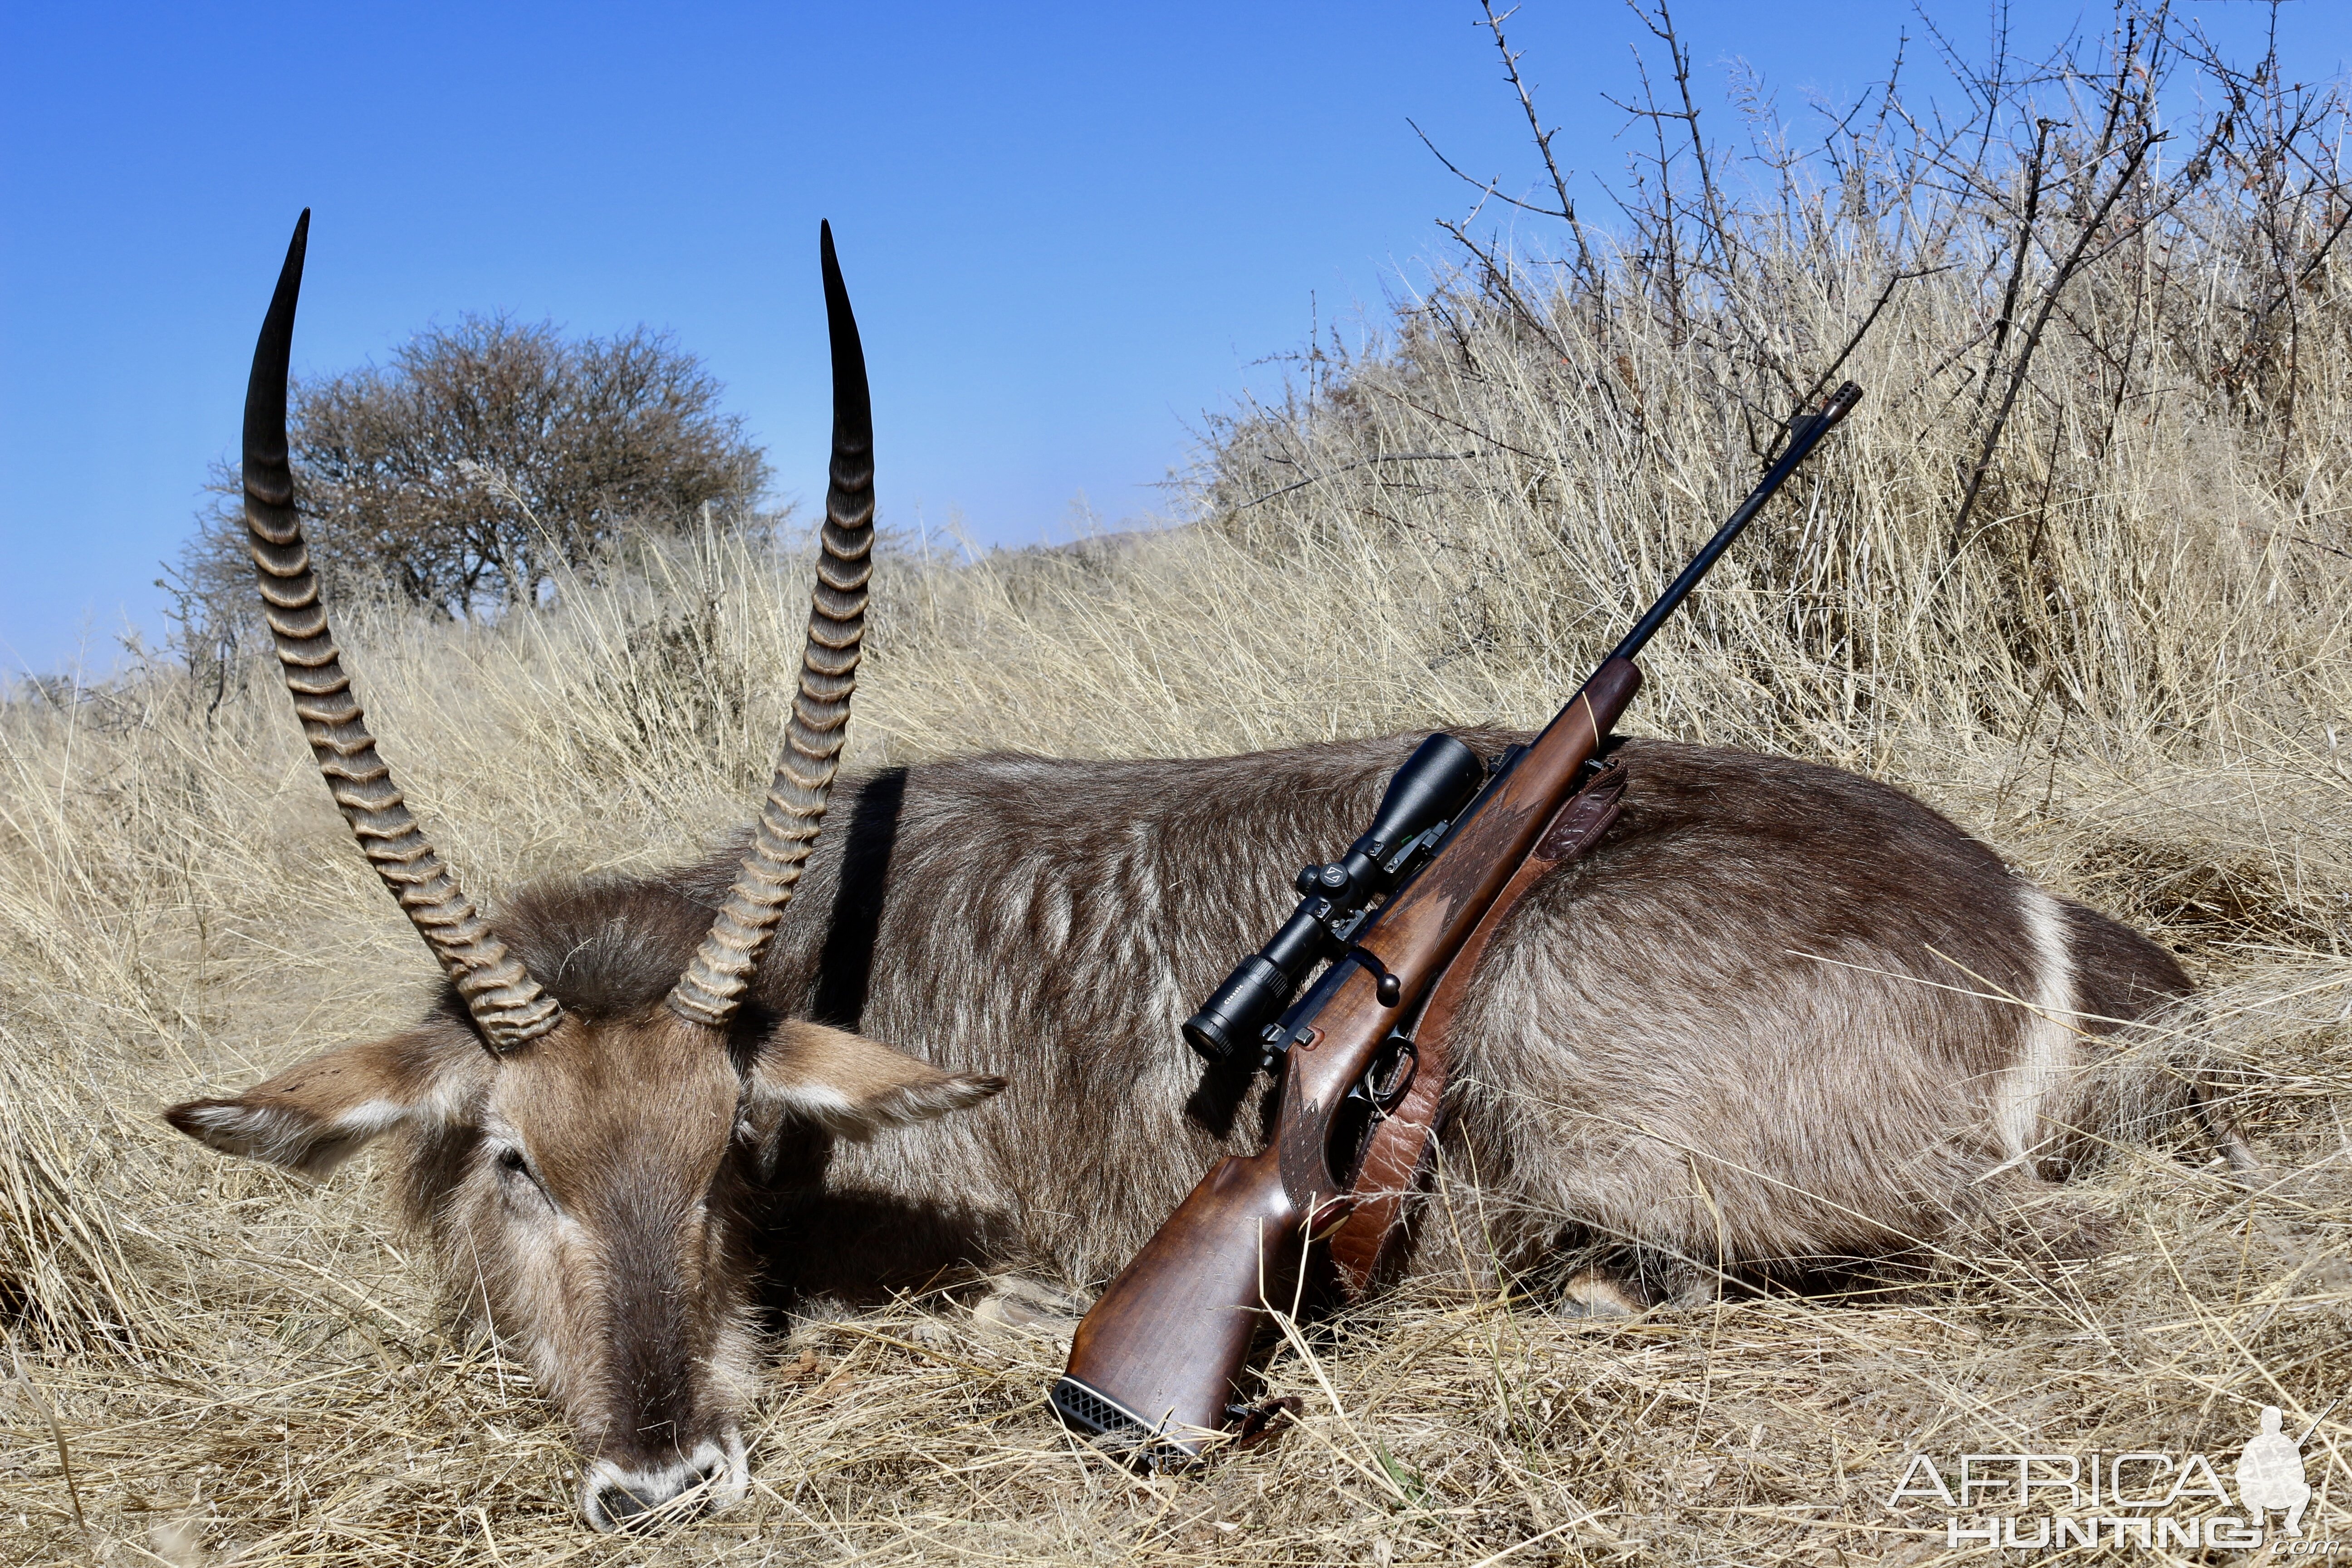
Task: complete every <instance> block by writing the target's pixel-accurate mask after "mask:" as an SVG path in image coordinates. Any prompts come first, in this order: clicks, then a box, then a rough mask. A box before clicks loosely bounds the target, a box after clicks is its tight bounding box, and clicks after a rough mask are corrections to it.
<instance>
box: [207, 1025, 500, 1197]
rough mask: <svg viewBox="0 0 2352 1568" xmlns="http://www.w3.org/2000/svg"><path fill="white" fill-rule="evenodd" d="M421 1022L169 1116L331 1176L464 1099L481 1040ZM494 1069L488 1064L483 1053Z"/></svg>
mask: <svg viewBox="0 0 2352 1568" xmlns="http://www.w3.org/2000/svg"><path fill="white" fill-rule="evenodd" d="M456 1043H457V1042H454V1041H452V1040H450V1039H448V1038H445V1037H443V1036H442V1035H441V1034H440V1033H439V1032H437V1031H434V1030H430V1029H419V1030H415V1031H413V1032H411V1033H409V1034H405V1035H394V1037H391V1038H390V1039H388V1040H371V1041H369V1042H368V1043H366V1044H364V1045H356V1046H339V1047H336V1048H334V1049H333V1050H331V1051H321V1052H320V1053H319V1054H318V1055H317V1056H315V1057H312V1058H310V1059H309V1060H307V1061H303V1062H299V1063H297V1064H296V1065H295V1066H293V1067H290V1068H287V1069H286V1070H285V1071H284V1072H281V1073H279V1074H278V1076H277V1077H276V1078H272V1079H265V1080H264V1081H262V1082H260V1083H257V1084H255V1085H254V1086H253V1087H252V1088H251V1089H247V1090H246V1091H245V1092H244V1093H243V1094H240V1095H238V1096H237V1097H236V1098H235V1099H234V1100H189V1101H187V1102H186V1103H184V1104H182V1105H175V1106H173V1107H172V1109H171V1110H166V1111H165V1112H163V1120H164V1121H168V1122H170V1123H171V1124H172V1125H173V1126H174V1127H176V1128H178V1129H179V1130H180V1131H183V1132H184V1133H186V1134H187V1135H188V1136H189V1137H191V1138H194V1139H195V1140H196V1141H197V1142H200V1143H208V1144H210V1145H212V1147H214V1148H215V1149H218V1150H220V1151H221V1152H223V1153H226V1154H242V1155H244V1156H246V1157H247V1159H252V1160H267V1161H268V1162H269V1163H271V1164H273V1165H282V1166H284V1167H285V1168H286V1169H288V1170H289V1171H298V1172H299V1173H302V1174H303V1175H306V1176H313V1177H318V1176H324V1175H326V1174H328V1173H330V1172H331V1171H333V1170H334V1168H335V1167H336V1166H338V1165H340V1164H341V1163H343V1162H344V1161H346V1160H348V1159H350V1158H351V1157H352V1155H354V1154H356V1153H358V1152H360V1151H361V1150H362V1149H363V1148H365V1147H366V1146H367V1144H368V1142H369V1141H370V1140H371V1139H373V1138H374V1137H376V1136H377V1135H378V1134H380V1133H384V1132H389V1131H392V1130H393V1129H394V1128H395V1127H399V1126H402V1125H404V1124H406V1123H409V1122H412V1121H418V1120H435V1121H441V1120H446V1119H447V1118H448V1117H449V1116H450V1115H451V1114H452V1113H453V1112H454V1109H455V1107H456V1106H457V1104H458V1103H459V1102H460V1100H462V1098H463V1094H464V1090H465V1089H466V1088H467V1074H466V1072H465V1069H464V1068H463V1066H461V1065H460V1064H462V1063H465V1062H467V1061H470V1060H474V1059H478V1058H481V1057H482V1051H481V1047H479V1046H478V1045H474V1044H472V1043H471V1042H470V1041H468V1042H467V1047H470V1048H463V1047H461V1048H460V1049H457V1050H453V1049H452V1048H451V1047H452V1046H453V1045H455V1044H456ZM482 1066H483V1067H484V1068H488V1066H489V1064H488V1061H487V1060H483V1061H482Z"/></svg>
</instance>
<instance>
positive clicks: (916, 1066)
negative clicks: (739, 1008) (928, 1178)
mask: <svg viewBox="0 0 2352 1568" xmlns="http://www.w3.org/2000/svg"><path fill="white" fill-rule="evenodd" d="M1003 1087H1004V1080H1003V1079H1001V1078H987V1077H982V1075H980V1074H977V1073H960V1072H941V1071H940V1069H939V1068H935V1067H933V1066H931V1064H930V1063H929V1062H922V1061H917V1060H916V1059H915V1058H912V1057H910V1056H908V1055H907V1054H906V1053H905V1052H904V1051H894V1050H892V1049H891V1048H890V1047H887V1046H885V1045H880V1044H877V1042H875V1041H873V1040H869V1039H867V1038H866V1037H864V1036H862V1035H853V1034H851V1033H850V1032H849V1031H848V1030H846V1029H832V1028H827V1027H826V1026H824V1025H823V1024H809V1023H803V1022H801V1021H800V1020H798V1019H791V1020H787V1021H786V1022H784V1023H782V1024H780V1025H778V1026H776V1028H775V1030H774V1032H772V1034H770V1035H769V1036H768V1037H767V1039H765V1040H764V1041H762V1042H761V1046H760V1053H759V1056H758V1057H757V1058H755V1059H754V1060H753V1062H752V1064H751V1092H750V1094H749V1095H748V1096H747V1097H746V1102H745V1105H744V1112H745V1121H747V1122H748V1123H749V1126H747V1127H746V1128H745V1129H744V1131H746V1132H747V1133H749V1134H751V1136H752V1137H753V1138H754V1139H755V1140H756V1141H758V1142H766V1141H767V1139H768V1138H769V1137H770V1136H772V1134H773V1133H774V1131H775V1130H776V1128H777V1126H778V1124H779V1123H781V1122H782V1121H783V1120H784V1118H786V1117H800V1118H803V1119H805V1120H807V1121H814V1122H815V1123H816V1124H817V1125H818V1126H820V1127H823V1128H824V1130H825V1131H828V1132H830V1133H832V1134H834V1135H835V1137H839V1138H853V1139H866V1138H871V1137H872V1136H874V1134H876V1133H877V1132H879V1131H883V1130H884V1129H885V1128H889V1127H907V1126H910V1125H912V1124H913V1123H915V1122H918V1121H929V1120H931V1118H933V1117H935V1116H945V1115H946V1114H947V1113H948V1112H949V1111H950V1110H963V1109H964V1108H965V1107H967V1106H971V1105H977V1104H979V1103H980V1102H981V1101H982V1100H986V1099H987V1098H988V1097H989V1096H990V1095H992V1094H994V1093H996V1092H997V1091H998V1090H999V1089H1003Z"/></svg>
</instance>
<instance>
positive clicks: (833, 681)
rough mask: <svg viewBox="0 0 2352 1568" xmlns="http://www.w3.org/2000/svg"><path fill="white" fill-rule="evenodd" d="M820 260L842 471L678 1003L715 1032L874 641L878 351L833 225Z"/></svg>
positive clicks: (796, 869) (812, 840) (794, 856)
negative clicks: (872, 375) (747, 837)
mask: <svg viewBox="0 0 2352 1568" xmlns="http://www.w3.org/2000/svg"><path fill="white" fill-rule="evenodd" d="M818 251H819V253H820V255H821V256H822V258H823V259H824V318H825V325H826V326H827V328H828V329H829V330H830V331H831V334H832V338H833V468H832V473H831V482H830V483H829V484H828V485H827V486H826V488H825V492H824V529H823V530H822V531H821V532H820V536H819V537H820V539H821V541H822V547H821V549H820V550H819V552H818V554H817V563H816V590H815V594H814V600H813V602H812V603H811V605H810V606H809V629H808V643H807V645H806V647H804V648H803V650H802V653H801V689H800V692H799V695H797V696H796V697H794V698H793V717H792V722H791V723H790V724H788V725H787V726H786V727H785V731H784V753H783V756H782V760H781V761H779V762H778V763H777V764H776V778H775V782H774V783H773V784H770V785H769V786H768V799H767V804H766V805H764V806H762V807H761V812H760V822H759V826H757V827H755V828H754V829H753V830H752V834H751V852H750V853H749V854H747V855H745V856H744V857H743V865H742V868H741V869H740V870H739V871H737V872H736V874H735V885H734V886H733V887H732V888H730V889H728V892H727V900H726V902H724V903H723V904H721V905H720V906H719V915H718V918H717V919H715V920H714V921H711V922H710V934H709V935H708V936H706V937H704V938H703V939H702V946H701V948H700V949H699V950H698V951H697V952H696V953H695V955H694V961H693V962H692V963H689V964H688V965H687V967H686V973H685V974H684V975H683V976H682V977H681V978H680V979H679V980H678V983H677V985H676V986H675V987H674V988H673V989H672V990H671V992H670V994H669V1005H670V1009H671V1011H673V1012H675V1013H677V1015H678V1016H680V1017H682V1018H687V1019H689V1020H691V1021H692V1022H694V1023H698V1024H704V1025H708V1026H710V1027H711V1028H714V1029H721V1028H725V1027H726V1026H727V1023H728V1020H730V1018H732V1017H733V1016H735V1009H736V1007H737V1006H738V1005H740V1003H741V1001H742V998H743V987H744V986H745V985H746V984H749V982H750V980H751V971H752V970H754V969H755V968H757V967H758V966H759V963H760V955H761V953H762V952H765V951H766V950H767V946H768V941H769V939H770V938H771V937H772V936H773V935H774V934H775V931H776V922H777V921H780V920H782V918H783V913H784V906H785V905H786V904H788V903H790V902H792V899H793V884H794V883H796V882H798V881H799V880H800V879H801V869H802V867H803V865H804V864H805V863H806V862H807V860H808V858H809V851H810V850H811V849H812V848H813V847H815V844H816V834H817V825H818V824H819V823H820V822H822V821H823V820H824V803H825V797H826V795H828V794H829V793H830V792H831V790H832V788H833V775H834V773H835V770H836V769H838V768H839V766H840V765H841V743H842V740H843V728H844V726H845V725H846V724H847V723H848V721H849V698H850V694H851V693H852V692H853V691H855V690H856V689H857V657H858V645H859V644H860V643H861V642H862V641H863V640H864V638H865V636H866V578H867V577H868V576H869V575H870V574H872V572H873V564H874V563H873V555H874V409H873V405H872V403H871V402H870V401H869V400H868V399H867V396H866V351H865V350H864V349H863V348H862V347H860V346H859V344H858V341H857V320H856V317H854V316H852V315H851V314H850V313H849V290H848V289H845V288H843V287H842V282H841V266H840V263H839V262H837V261H836V260H835V258H834V254H833V226H832V225H831V224H825V225H824V226H822V227H821V228H820V229H819V230H818Z"/></svg>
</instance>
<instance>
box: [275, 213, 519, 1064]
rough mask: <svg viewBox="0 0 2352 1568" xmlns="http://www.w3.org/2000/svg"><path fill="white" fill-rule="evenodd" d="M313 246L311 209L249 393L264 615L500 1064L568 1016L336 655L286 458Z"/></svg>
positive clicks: (336, 790) (396, 892) (281, 276)
mask: <svg viewBox="0 0 2352 1568" xmlns="http://www.w3.org/2000/svg"><path fill="white" fill-rule="evenodd" d="M309 243H310V209H309V208H307V207H306V208H304V209H303V212H302V216H301V219H300V221H299V222H298V223H296V224H295V226H294V240H293V243H292V244H290V245H289V246H288V247H286V266H285V268H284V269H283V270H282V271H280V272H279V273H278V291H277V292H276V293H275V294H273V295H271V296H270V300H269V314H268V318H267V319H265V320H264V321H262V323H261V339H260V341H259V342H257V343H256V344H255V345H254V350H253V378H252V379H251V380H250V381H248V382H247V384H246V388H245V530H246V544H247V549H249V550H250V551H251V552H252V554H253V566H254V575H255V578H256V579H257V581H258V583H259V584H260V586H261V613H262V616H264V618H266V619H267V620H268V623H269V635H270V639H271V641H273V642H274V643H275V644H276V645H277V648H278V663H279V664H280V665H282V666H283V667H284V668H285V671H286V689H287V690H289V691H290V692H292V693H293V694H294V714H295V717H297V718H298V719H299V720H301V721H302V733H303V735H304V737H305V738H306V739H308V740H309V741H310V752H311V754H312V755H313V756H315V757H317V758H318V760H319V772H320V773H322V774H324V775H325V776H326V780H327V790H328V793H329V794H331V795H333V796H334V797H335V805H336V806H337V807H338V808H339V809H340V810H341V812H342V814H343V820H344V821H346V822H348V823H350V824H351V825H352V833H353V834H354V835H355V836H356V837H358V839H359V842H360V849H361V851H362V853H364V854H365V855H366V856H367V858H368V862H369V864H371V865H373V867H374V868H375V871H376V875H377V876H379V877H382V878H383V885H384V886H385V887H386V888H387V889H391V892H392V896H393V897H394V899H395V900H399V903H400V907H401V908H402V909H403V910H406V911H407V913H408V918H409V920H410V921H411V922H412V923H414V924H415V927H416V934H417V935H419V936H421V937H423V938H424V939H425V946H427V947H429V948H431V949H432V950H433V956H434V957H435V958H436V959H438V960H440V961H441V967H442V968H443V969H445V970H446V971H448V973H449V978H450V979H451V980H453V981H455V982H456V983H457V991H458V994H461V995H462V996H464V997H465V999H466V1005H467V1008H468V1009H470V1010H471V1011H472V1013H473V1015H474V1021H475V1022H476V1023H477V1024H479V1025H480V1026H481V1028H482V1033H483V1035H484V1036H485V1037H488V1041H489V1046H490V1050H491V1052H492V1053H493V1054H494V1055H495V1054H499V1053H503V1052H506V1051H510V1050H513V1049H515V1048H516V1047H519V1046H521V1045H524V1044H526V1043H528V1042H529V1041H531V1040H535V1039H537V1038H538V1037H540V1036H541V1035H544V1034H546V1033H547V1032H548V1031H549V1030H550V1029H552V1028H554V1027H555V1026H556V1025H557V1024H558V1023H560V1022H562V1017H563V1012H562V1008H561V1007H560V1006H558V1005H557V1004H556V1001H555V998H554V997H552V996H550V995H548V994H546V993H545V992H544V991H541V989H540V988H539V986H538V984H536V983H535V982H533V981H532V979H531V977H530V973H528V972H527V971H525V970H524V968H523V966H522V964H521V963H520V961H518V960H517V959H516V958H515V957H514V956H513V955H512V954H511V953H509V952H507V949H506V945H505V944H504V943H503V942H499V939H498V937H497V935H496V934H495V933H493V932H492V931H491V930H490V928H489V925H488V922H487V921H484V920H483V919H482V917H481V916H480V915H479V914H478V913H477V912H476V911H475V909H474V906H473V904H472V902H471V901H470V900H467V897H466V895H465V892H464V890H463V889H460V888H459V887H458V886H457V879H456V878H455V877H453V876H451V875H450V874H449V871H448V868H446V867H445V866H443V865H442V864H441V858H440V857H439V856H438V855H436V854H435V853H434V852H433V846H432V843H431V842H430V841H429V840H427V839H426V838H425V834H424V832H423V830H422V829H420V828H419V827H418V826H416V818H415V816H411V815H410V813H409V810H408V806H407V805H406V803H405V802H404V801H403V800H402V799H401V795H400V791H399V790H398V789H396V788H395V787H394V784H393V782H392V771H391V770H390V769H389V768H387V767H385V766H384V765H383V758H381V757H379V756H377V755H376V751H375V737H374V736H373V735H371V734H370V733H368V728H367V715H366V714H365V713H364V712H362V710H361V709H360V705H359V702H358V700H356V699H354V698H353V697H352V683H351V679H350V678H349V677H348V676H346V675H344V674H343V661H342V656H341V654H340V653H338V652H337V651H336V648H335V637H334V633H333V631H332V630H331V628H330V627H329V626H328V625H327V609H326V606H325V605H322V604H321V603H320V600H319V579H318V575H317V574H315V573H313V572H312V571H311V570H310V547H309V546H308V545H307V544H306V543H304V542H303V539H302V521H301V519H300V518H299V516H297V515H296V513H295V510H294V475H293V470H292V469H291V468H290V467H289V465H288V462H287V452H286V371H287V363H288V361H289V358H290V356H291V354H292V352H293V347H294V305H295V301H296V300H297V298H298V297H299V295H300V294H301V292H302V255H303V251H304V250H305V249H306V248H307V247H308V245H309Z"/></svg>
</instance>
